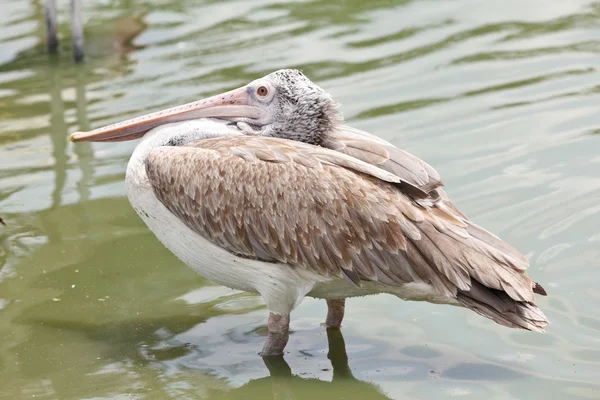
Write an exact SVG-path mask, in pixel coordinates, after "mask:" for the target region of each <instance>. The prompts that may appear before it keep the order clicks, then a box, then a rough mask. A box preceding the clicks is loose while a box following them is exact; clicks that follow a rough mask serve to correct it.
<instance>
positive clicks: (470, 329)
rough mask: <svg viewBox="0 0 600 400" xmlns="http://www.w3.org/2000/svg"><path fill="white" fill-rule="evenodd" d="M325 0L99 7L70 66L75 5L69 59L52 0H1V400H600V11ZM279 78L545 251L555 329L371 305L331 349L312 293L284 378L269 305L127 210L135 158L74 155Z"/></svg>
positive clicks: (113, 149) (388, 302)
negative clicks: (52, 28)
mask: <svg viewBox="0 0 600 400" xmlns="http://www.w3.org/2000/svg"><path fill="white" fill-rule="evenodd" d="M332 3H333V2H329V1H325V0H313V1H297V2H294V1H272V0H268V1H254V0H253V1H208V0H207V1H191V0H187V1H186V0H170V1H166V0H155V1H150V0H144V1H142V0H140V1H133V0H93V1H92V0H88V1H85V15H86V45H87V50H88V59H87V62H86V64H84V65H81V66H75V65H74V64H73V62H72V61H71V54H70V44H69V38H70V36H69V29H68V24H67V17H68V2H67V1H66V0H65V1H59V4H60V17H61V21H62V24H61V27H60V31H61V34H62V37H63V41H62V42H61V50H62V52H61V54H60V55H59V56H58V57H55V58H52V57H48V55H47V54H46V53H45V48H44V40H45V39H44V27H43V25H42V12H41V8H40V6H39V3H38V2H34V1H29V0H27V1H26V0H0V9H1V10H2V17H1V19H0V217H1V218H2V219H3V220H4V221H5V222H6V226H2V225H0V398H2V399H30V398H36V399H121V398H127V399H130V398H134V399H169V398H172V399H175V398H177V399H188V398H189V399H270V398H273V399H306V398H308V399H321V398H322V399H338V398H343V399H350V400H353V399H356V400H358V399H378V398H382V399H383V398H392V399H403V398H410V399H439V398H447V397H456V398H460V399H484V398H485V399H490V400H491V399H548V398H552V399H571V398H582V399H598V398H600V307H599V305H600V205H599V204H600V134H599V133H600V3H598V2H593V1H578V0H518V1H517V0H508V1H496V2H491V1H490V2H484V1H474V0H471V1H469V0H456V1H450V0H449V1H433V0H430V1H421V0H419V1H407V0H404V1H391V0H386V1H383V0H373V1H371V0H369V1H367V0H363V1H351V0H347V1H341V2H337V3H336V5H334V4H332ZM283 67H296V68H302V69H303V70H304V72H305V73H306V74H307V75H308V76H309V77H311V78H312V79H313V80H315V81H316V82H318V83H319V84H320V85H321V86H322V87H324V88H325V89H326V90H328V91H329V92H331V93H332V94H333V95H334V96H335V97H336V98H337V99H338V100H339V101H340V102H341V103H342V104H343V111H344V113H345V116H346V118H347V119H348V121H349V123H350V124H351V125H354V126H356V127H359V128H362V129H365V130H368V131H370V132H373V133H376V134H378V135H380V136H382V137H384V138H386V139H387V140H390V141H392V142H393V143H395V144H396V145H398V146H399V147H402V148H404V149H407V150H408V151H410V152H412V153H414V154H416V155H418V156H420V157H421V158H424V159H425V160H427V161H428V162H429V163H430V164H431V165H433V166H434V167H435V168H436V169H437V170H438V171H440V173H441V174H442V177H443V179H444V182H445V184H446V187H447V190H448V192H449V193H450V194H451V196H452V197H453V198H454V200H455V201H456V203H457V204H458V205H459V206H460V207H461V209H462V210H463V211H465V212H466V213H467V214H468V215H469V216H471V217H472V218H473V219H474V220H475V221H476V222H478V223H479V224H481V225H483V226H485V227H487V228H488V229H490V230H492V231H493V232H495V233H496V234H498V235H499V236H501V237H502V238H504V239H506V240H507V241H509V242H510V243H512V244H513V245H515V246H516V247H517V248H519V249H520V250H521V251H523V252H524V253H525V254H527V255H528V256H529V257H530V259H531V264H532V266H531V268H530V274H531V275H532V276H533V277H534V278H535V279H536V280H537V281H539V282H541V283H542V284H543V285H544V287H546V289H547V290H548V293H549V296H548V297H547V298H542V299H540V300H539V304H540V306H541V308H542V309H543V310H544V311H545V312H546V314H547V315H548V317H549V319H550V321H551V323H552V324H551V326H550V327H549V328H548V333H547V334H546V335H541V334H534V333H527V332H517V331H512V330H509V329H507V328H503V327H501V326H497V325H494V324H493V323H492V322H491V321H489V320H486V319H483V318H481V317H479V316H477V315H475V314H474V313H470V312H468V311H466V310H463V309H457V308H451V307H447V306H439V305H430V304H426V303H408V302H401V301H400V300H398V299H396V298H392V297H388V296H375V297H370V298H360V299H351V300H349V301H348V306H347V315H346V319H345V321H344V326H343V330H342V333H343V335H344V337H343V338H342V337H341V336H340V335H338V334H335V333H330V335H329V337H328V335H327V332H326V330H325V328H324V327H323V326H321V325H320V324H321V322H322V321H323V320H324V317H325V313H326V308H325V304H324V302H322V301H317V300H313V299H307V300H306V301H305V302H304V303H302V305H301V306H300V307H299V308H298V309H297V310H296V311H295V312H294V313H293V315H292V329H293V333H292V336H291V339H290V343H289V344H288V347H287V353H286V355H285V360H286V361H287V364H284V363H283V362H281V360H280V361H279V362H278V363H275V364H274V365H269V367H270V369H268V368H267V366H265V364H264V363H263V361H262V359H261V358H260V357H258V356H257V352H258V351H259V350H260V348H261V346H262V343H263V341H264V338H265V323H266V316H267V312H266V309H265V307H264V305H263V303H262V301H261V299H260V298H259V297H257V296H254V295H249V294H244V293H240V292H235V291H232V290H229V289H226V288H223V287H220V286H217V285H215V284H213V283H211V282H209V281H207V280H205V279H203V278H202V277H200V276H198V275H196V274H195V273H194V272H192V271H191V270H190V269H188V267H186V266H185V265H183V264H182V263H181V262H179V261H178V260H177V259H176V258H175V257H174V256H173V255H172V254H170V253H169V252H168V251H167V250H166V249H164V248H163V247H162V245H160V243H159V242H158V241H157V240H156V239H155V237H154V236H153V235H152V234H151V233H150V232H149V231H148V230H147V229H146V227H145V226H144V225H143V223H142V222H141V220H139V219H138V217H137V216H136V215H135V213H134V211H133V210H132V209H131V207H130V206H129V204H128V202H127V199H126V197H125V192H124V184H123V180H124V173H125V167H126V164H127V160H128V157H129V155H130V154H131V151H132V149H133V148H134V146H135V143H119V144H94V145H89V144H78V145H76V146H74V145H72V144H68V143H67V141H66V138H67V133H68V132H72V131H75V130H82V129H83V130H85V129H89V128H94V127H98V126H101V125H103V124H106V123H109V122H113V121H116V120H119V119H122V118H125V117H129V116H133V115H136V114H139V113H142V112H147V111H150V110H156V109H159V108H162V107H165V106H169V105H175V104H179V103H182V102H188V101H192V100H195V99H198V98H200V97H203V96H206V95H209V94H213V93H216V92H219V91H222V90H225V89H230V88H233V87H236V86H239V85H241V84H244V83H246V82H247V81H249V80H251V79H254V78H257V77H260V76H262V75H264V74H266V73H268V72H271V71H272V70H275V69H278V68H283ZM344 342H345V349H344ZM329 343H331V346H329ZM328 347H331V349H330V358H331V360H330V359H329V358H328V357H327V354H328ZM346 354H347V358H346ZM332 364H333V366H332ZM271 373H272V374H273V375H274V376H272V377H271Z"/></svg>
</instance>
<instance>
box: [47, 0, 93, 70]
mask: <svg viewBox="0 0 600 400" xmlns="http://www.w3.org/2000/svg"><path fill="white" fill-rule="evenodd" d="M44 16H45V19H46V30H47V32H48V51H49V52H50V53H56V52H57V51H58V22H57V16H56V0H44ZM71 30H72V31H73V57H74V58H75V61H76V62H81V61H83V59H84V51H83V47H84V46H83V11H82V6H81V1H80V0H71Z"/></svg>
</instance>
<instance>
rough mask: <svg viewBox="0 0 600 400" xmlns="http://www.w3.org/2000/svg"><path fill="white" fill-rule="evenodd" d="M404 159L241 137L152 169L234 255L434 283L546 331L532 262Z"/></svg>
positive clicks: (430, 173) (172, 202) (172, 151)
mask: <svg viewBox="0 0 600 400" xmlns="http://www.w3.org/2000/svg"><path fill="white" fill-rule="evenodd" d="M373 142H375V140H373ZM373 150H374V151H375V149H373ZM393 154H401V153H393ZM405 154H408V153H405ZM394 157H395V159H394V161H393V162H394V163H395V164H397V165H403V167H397V166H394V167H390V165H391V164H386V163H385V162H383V163H376V162H373V161H374V159H365V157H356V154H352V153H348V152H341V151H339V150H331V149H326V148H322V147H316V146H311V145H307V144H303V143H300V142H295V141H288V140H284V139H276V138H265V137H248V136H239V137H230V138H219V139H207V140H203V141H199V142H194V143H192V144H189V145H186V146H182V147H160V148H157V149H154V150H152V152H151V153H150V154H149V156H148V158H147V160H146V171H147V174H148V178H149V180H150V182H151V184H152V187H153V189H154V192H155V194H156V196H157V197H158V199H159V200H160V201H161V202H162V203H163V204H164V205H165V206H166V207H167V209H169V210H170V211H171V212H172V213H173V214H175V215H176V216H178V217H179V218H180V219H181V220H182V221H183V222H184V223H185V224H186V225H187V226H188V227H189V228H190V229H192V230H194V231H196V232H197V233H198V234H200V235H202V236H203V237H205V238H206V239H208V240H210V241H211V242H213V243H215V244H216V245H219V246H221V247H223V248H225V249H227V250H228V251H230V252H232V253H234V254H237V255H240V256H242V257H251V258H255V259H260V260H263V261H267V262H280V263H284V264H287V265H289V267H290V268H306V269H309V270H311V271H313V272H315V273H318V274H321V275H324V276H332V277H339V278H342V279H346V280H347V281H349V282H351V283H352V284H354V285H359V286H360V285H361V284H362V282H364V281H373V282H379V283H381V284H384V285H390V286H398V285H403V284H406V283H410V282H423V283H428V284H431V285H433V286H434V287H435V288H436V289H437V290H438V291H439V292H440V293H441V294H444V295H446V296H448V297H450V298H454V299H457V300H458V301H460V302H461V303H462V304H463V305H465V306H467V307H469V308H472V309H474V310H475V311H476V312H478V313H480V314H482V315H485V316H487V317H489V318H492V319H494V320H495V321H496V322H498V323H500V324H504V325H508V326H514V327H520V328H524V329H530V330H542V329H543V326H544V325H545V324H546V323H547V321H546V319H545V317H544V316H543V314H542V313H541V311H539V309H537V307H536V306H535V304H534V294H533V289H534V288H536V287H538V286H537V284H536V283H535V282H534V281H532V280H531V279H529V278H528V277H527V276H526V275H525V274H524V269H525V268H526V266H527V264H526V259H525V258H524V257H523V256H522V255H520V253H518V252H517V251H516V250H514V249H512V248H510V247H509V246H508V245H506V244H504V242H502V241H500V239H498V238H496V237H495V236H493V235H492V236H491V237H492V239H490V237H488V236H489V235H491V234H489V233H487V232H486V231H483V230H482V229H481V228H478V227H476V226H475V225H473V224H471V223H470V222H469V221H468V220H467V219H466V217H464V216H463V215H462V214H460V213H459V212H454V211H453V210H454V209H455V207H454V206H453V205H452V204H451V203H450V202H449V199H447V196H446V195H445V193H444V192H443V191H440V190H441V188H439V185H441V182H440V181H439V177H438V176H437V173H435V171H434V170H433V169H432V168H431V167H423V168H422V169H421V168H420V167H419V168H418V169H419V172H414V173H409V172H405V173H402V174H400V172H398V171H401V170H406V171H409V170H410V169H411V168H416V167H414V165H417V164H418V162H417V161H420V160H418V159H417V158H416V157H414V156H411V157H413V159H414V160H411V161H410V162H409V161H404V159H403V157H404V156H402V157H401V156H394ZM415 160H417V161H415ZM411 163H412V164H411ZM382 166H383V167H382ZM407 167H409V168H407ZM397 172H398V174H400V175H401V176H399V175H398V174H397ZM435 182H439V183H435ZM402 185H412V186H414V187H416V188H417V189H418V190H419V191H421V192H423V193H427V194H428V196H427V197H425V198H418V199H415V198H414V197H412V196H411V195H410V194H407V193H406V192H405V191H404V190H402V188H403V187H402ZM399 188H400V190H399ZM427 191H428V192H427ZM432 191H438V192H437V194H436V195H435V198H434V197H433V196H432V195H430V193H432Z"/></svg>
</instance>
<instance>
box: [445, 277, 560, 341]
mask: <svg viewBox="0 0 600 400" xmlns="http://www.w3.org/2000/svg"><path fill="white" fill-rule="evenodd" d="M539 287H540V288H541V286H539ZM457 300H458V301H459V302H460V303H461V304H462V305H464V306H465V307H467V308H469V309H471V310H473V311H475V312H476V313H477V314H479V315H482V316H484V317H486V318H489V319H491V320H493V321H494V322H496V323H498V324H500V325H504V326H508V327H509V328H517V329H525V330H528V331H536V332H544V327H545V326H546V325H548V319H547V318H546V316H545V315H544V313H543V312H542V310H540V309H539V308H538V307H537V306H536V305H535V304H534V303H532V302H527V301H516V300H514V299H512V298H511V297H510V296H509V295H508V294H506V293H505V292H503V291H500V290H495V289H490V288H487V287H485V286H483V285H482V284H480V283H479V282H477V281H475V280H473V281H472V285H471V289H470V290H468V291H459V292H458V295H457Z"/></svg>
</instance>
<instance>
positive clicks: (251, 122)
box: [70, 69, 342, 145]
mask: <svg viewBox="0 0 600 400" xmlns="http://www.w3.org/2000/svg"><path fill="white" fill-rule="evenodd" d="M200 118H218V119H221V120H224V121H227V122H230V123H236V124H237V125H238V127H240V128H241V129H242V130H243V131H244V132H245V133H247V134H256V135H264V136H273V137H280V138H285V139H292V140H297V141H301V142H305V143H311V144H316V145H320V144H322V141H323V140H324V139H325V137H326V135H327V132H329V131H331V130H332V129H333V128H334V127H335V126H336V124H339V123H341V121H342V115H341V113H340V111H339V110H338V106H337V103H336V102H335V101H334V100H333V98H332V97H331V96H330V95H329V94H328V93H327V92H325V91H324V90H323V89H321V88H320V87H319V86H317V85H316V84H314V83H313V82H311V81H310V80H309V79H308V78H307V77H306V76H304V75H303V74H302V72H300V71H298V70H293V69H282V70H278V71H275V72H273V73H271V74H269V75H267V76H265V77H263V78H260V79H257V80H255V81H252V82H250V83H249V84H247V85H246V86H243V87H241V88H238V89H234V90H231V91H229V92H225V93H221V94H218V95H216V96H212V97H209V98H206V99H203V100H198V101H194V102H192V103H187V104H183V105H180V106H176V107H172V108H168V109H165V110H162V111H157V112H154V113H151V114H147V115H143V116H139V117H136V118H133V119H129V120H127V121H123V122H118V123H116V124H112V125H108V126H105V127H103V128H99V129H95V130H93V131H89V132H76V133H73V134H72V135H71V136H70V140H71V141H74V142H78V141H94V142H106V141H123V140H131V139H137V138H139V137H141V136H143V135H144V134H145V133H146V132H148V131H149V130H150V129H153V128H155V127H157V126H160V125H165V124H169V123H173V122H180V121H187V120H193V119H200Z"/></svg>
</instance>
